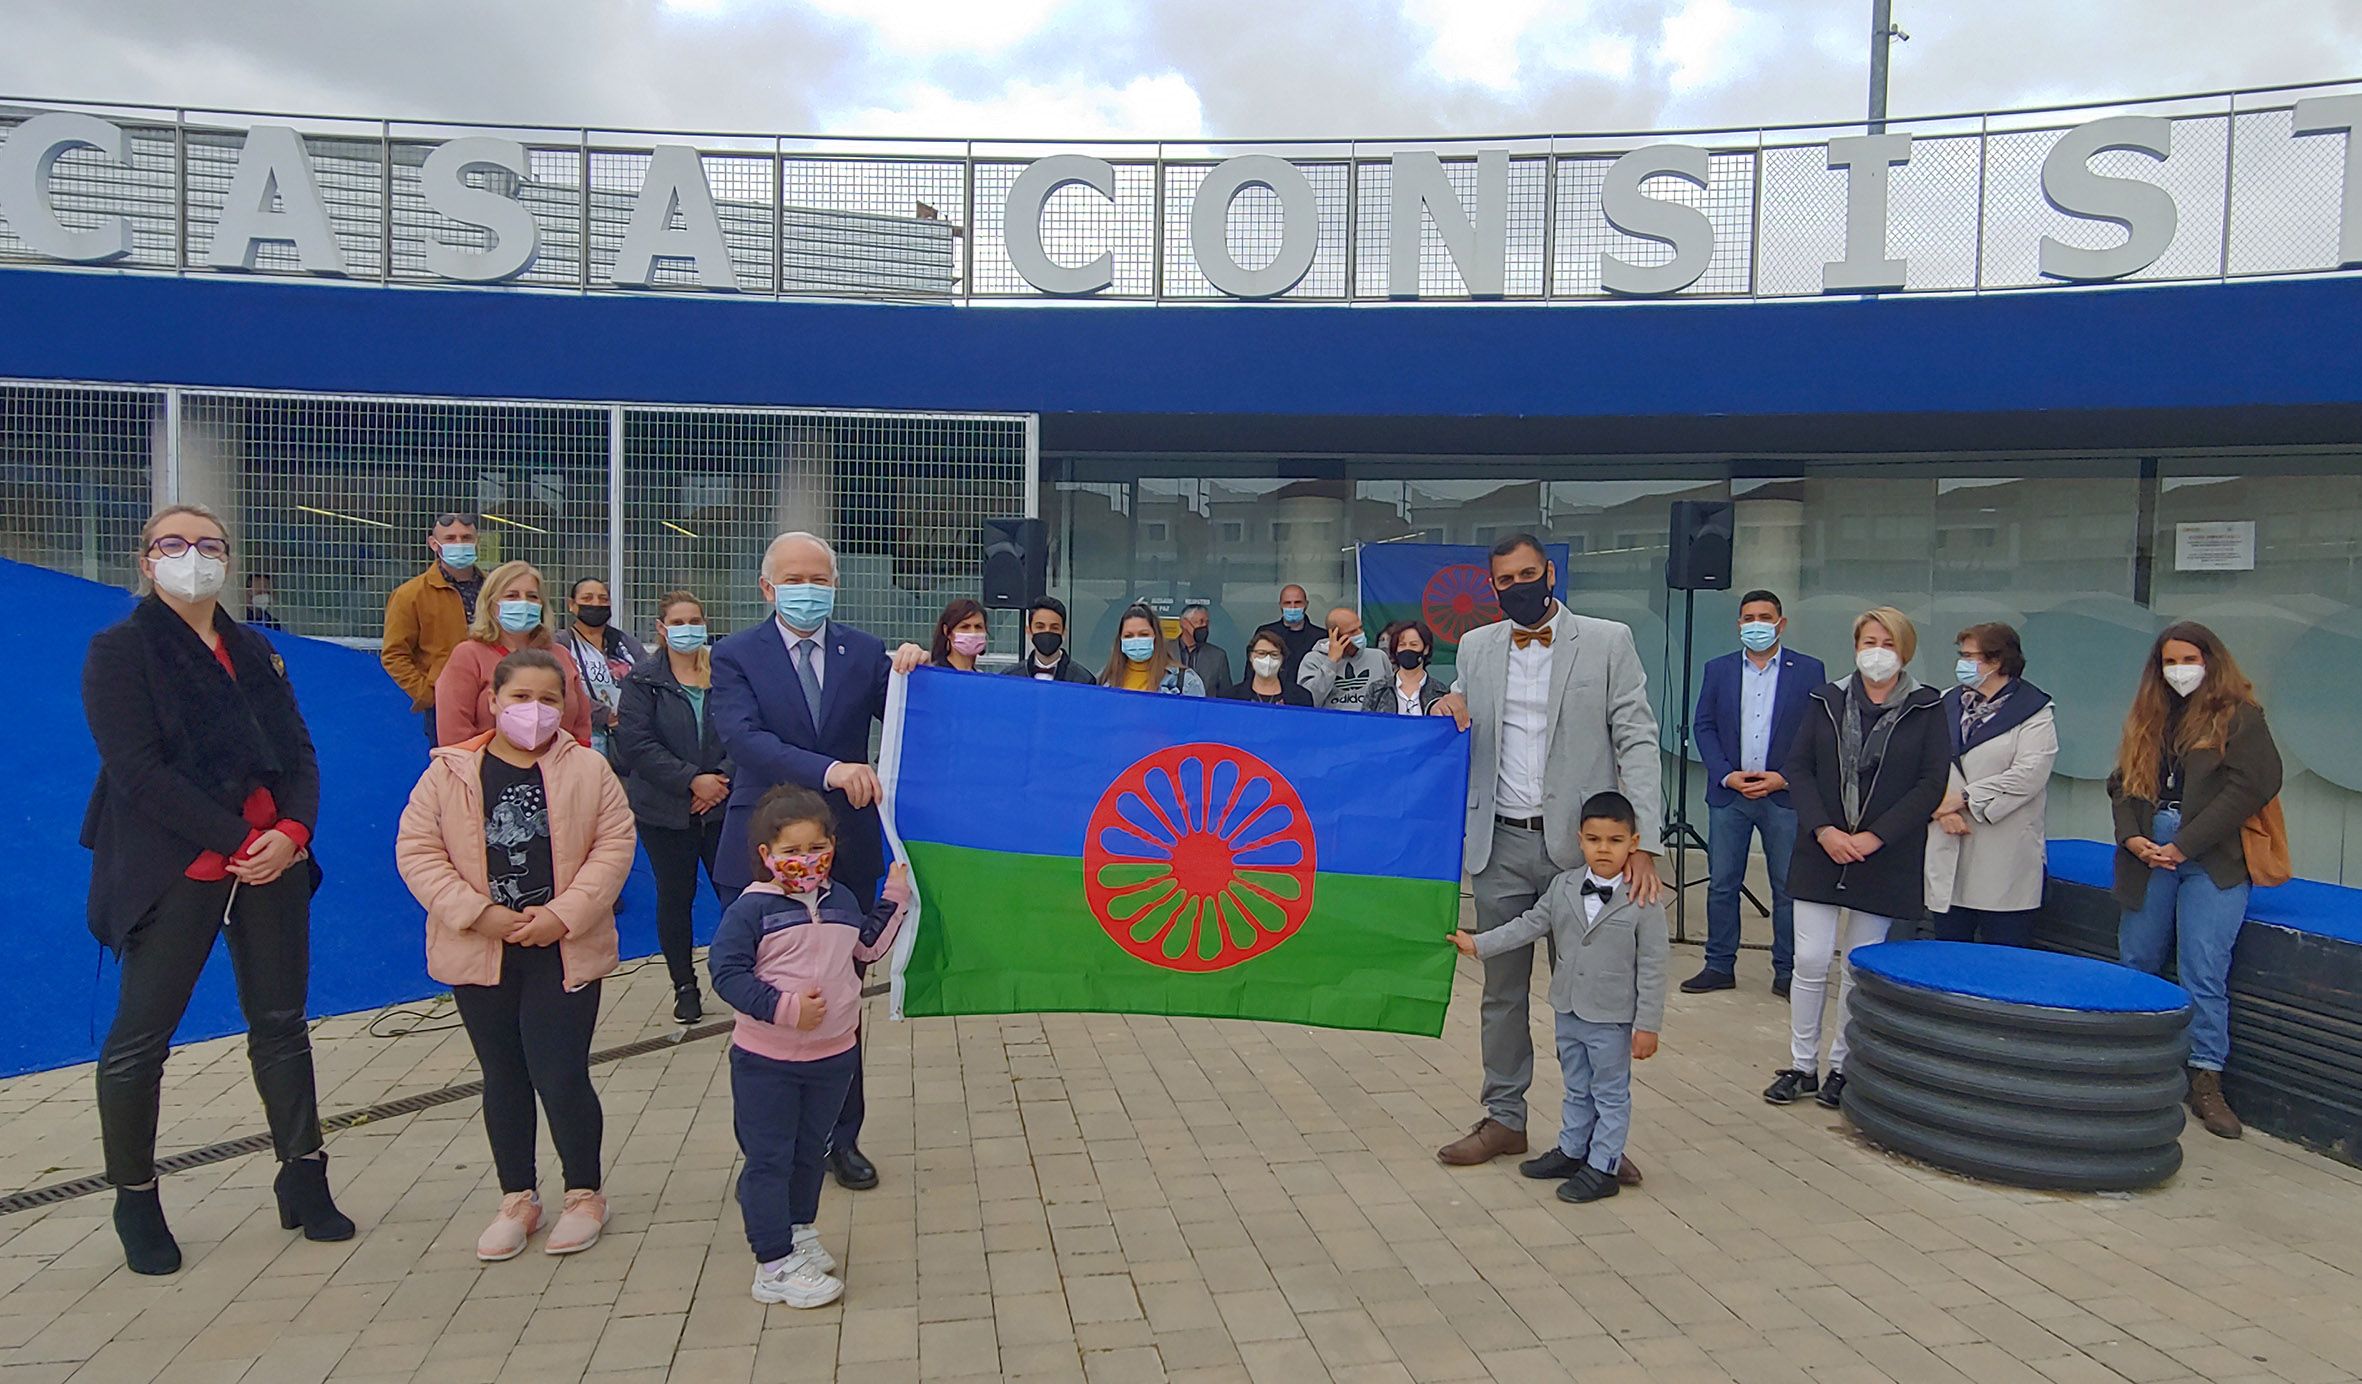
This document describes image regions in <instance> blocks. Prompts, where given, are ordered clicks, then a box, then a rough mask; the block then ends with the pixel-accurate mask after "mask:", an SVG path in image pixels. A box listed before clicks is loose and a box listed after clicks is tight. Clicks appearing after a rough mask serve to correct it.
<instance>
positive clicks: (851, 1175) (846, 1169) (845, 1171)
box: [828, 1146, 878, 1192]
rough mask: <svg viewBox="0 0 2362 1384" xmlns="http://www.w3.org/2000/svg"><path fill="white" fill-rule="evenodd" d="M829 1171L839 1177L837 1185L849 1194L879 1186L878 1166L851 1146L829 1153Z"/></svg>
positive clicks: (832, 1150)
mask: <svg viewBox="0 0 2362 1384" xmlns="http://www.w3.org/2000/svg"><path fill="white" fill-rule="evenodd" d="M828 1170H829V1171H830V1172H832V1173H835V1174H836V1175H837V1185H838V1186H839V1187H842V1188H844V1189H845V1190H846V1191H848V1192H866V1191H868V1190H869V1189H870V1188H872V1187H875V1186H877V1185H878V1167H877V1164H875V1163H872V1162H870V1161H869V1160H868V1159H866V1158H864V1157H862V1156H861V1150H860V1149H857V1148H853V1147H851V1146H847V1147H845V1148H841V1149H830V1150H829V1151H828Z"/></svg>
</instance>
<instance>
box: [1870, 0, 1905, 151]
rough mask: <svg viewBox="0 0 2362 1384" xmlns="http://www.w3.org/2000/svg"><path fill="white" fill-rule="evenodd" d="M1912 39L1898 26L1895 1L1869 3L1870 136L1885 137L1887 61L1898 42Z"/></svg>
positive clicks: (1880, 0) (1871, 0)
mask: <svg viewBox="0 0 2362 1384" xmlns="http://www.w3.org/2000/svg"><path fill="white" fill-rule="evenodd" d="M1898 39H1899V40H1901V41H1902V42H1904V43H1909V42H1910V41H1911V36H1910V35H1909V34H1906V33H1904V32H1903V31H1902V29H1901V28H1899V27H1897V26H1896V24H1895V7H1894V0H1870V133H1871V134H1874V135H1882V134H1885V133H1886V57H1887V49H1888V48H1889V46H1891V45H1892V44H1893V43H1894V42H1895V41H1896V40H1898Z"/></svg>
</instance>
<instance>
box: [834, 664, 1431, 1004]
mask: <svg viewBox="0 0 2362 1384" xmlns="http://www.w3.org/2000/svg"><path fill="white" fill-rule="evenodd" d="M885 746H886V748H885V753H884V754H883V756H882V757H881V767H882V769H883V771H884V779H885V785H886V804H887V817H888V822H889V823H890V827H889V829H890V830H891V831H892V832H893V835H894V837H895V849H896V851H897V853H898V854H899V855H901V856H902V857H903V858H905V859H907V860H908V861H909V862H910V867H911V874H912V882H913V885H914V887H915V891H916V893H917V896H918V901H919V902H918V904H917V907H916V912H915V916H914V917H913V918H912V919H910V920H909V924H915V925H907V924H906V926H905V928H904V931H903V933H902V938H901V941H900V942H899V944H898V945H897V947H896V950H895V956H894V990H893V993H894V1002H895V1013H896V1015H897V1017H901V1016H918V1015H931V1014H1019V1013H1035V1012H1044V1011H1061V1010H1064V1011H1091V1012H1104V1013H1121V1014H1172V1015H1199V1016H1205V1017H1212V1018H1231V1019H1272V1020H1279V1021H1282V1022H1287V1023H1301V1024H1319V1025H1324V1026H1328V1027H1334V1028H1363V1029H1381V1030H1386V1031H1390V1032H1397V1033H1419V1034H1429V1035H1432V1034H1436V1033H1439V1032H1441V1031H1442V1028H1443V1016H1444V1006H1445V1003H1446V1001H1447V1000H1448V999H1449V997H1450V994H1451V983H1452V964H1453V959H1454V958H1453V953H1452V949H1451V948H1450V946H1448V945H1446V942H1445V938H1446V935H1447V934H1448V933H1450V931H1451V930H1452V928H1453V927H1454V926H1456V925H1457V920H1458V918H1459V914H1460V847H1461V836H1462V831H1463V829H1464V822H1465V804H1466V802H1467V796H1468V748H1467V737H1466V736H1464V735H1462V734H1461V733H1460V732H1459V730H1458V728H1457V727H1455V726H1454V725H1453V724H1452V722H1451V720H1450V719H1449V718H1448V717H1419V716H1389V715H1381V714H1375V713H1362V712H1345V711H1311V710H1305V709H1303V708H1291V707H1275V706H1261V705H1256V704H1253V703H1248V702H1231V701H1211V700H1201V699H1197V698H1182V697H1169V696H1157V695H1152V694H1148V693H1139V692H1121V691H1113V690H1109V689H1104V688H1096V687H1087V686H1083V685H1081V684H1076V683H1049V682H1037V681H1034V680H1033V679H1030V678H1012V677H995V676H990V675H980V674H975V673H958V672H951V671H947V670H941V669H928V668H922V669H920V670H918V671H917V672H915V673H913V674H911V675H910V676H909V677H907V678H898V679H896V680H895V686H894V689H893V693H892V695H891V697H890V699H889V706H888V713H887V719H886V738H885Z"/></svg>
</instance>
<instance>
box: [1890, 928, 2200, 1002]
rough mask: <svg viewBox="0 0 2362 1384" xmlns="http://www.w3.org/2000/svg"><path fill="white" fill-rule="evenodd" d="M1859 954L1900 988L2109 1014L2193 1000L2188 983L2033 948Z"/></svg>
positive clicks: (1969, 945)
mask: <svg viewBox="0 0 2362 1384" xmlns="http://www.w3.org/2000/svg"><path fill="white" fill-rule="evenodd" d="M1852 959H1853V967H1854V969H1855V970H1857V971H1860V972H1863V973H1864V974H1866V975H1874V976H1879V977H1881V978H1883V979H1886V980H1890V981H1893V982H1894V983H1895V984H1897V985H1908V986H1910V987H1912V988H1913V989H1916V990H1934V991H1938V992H1940V993H1943V994H1950V995H1973V996H1975V997H1976V998H1978V999H1986V1000H1998V1001H2000V1002H2001V1003H2004V1004H2030V1005H2039V1006H2041V1007H2042V1008H2044V1009H2081V1010H2088V1011H2091V1012H2094V1013H2102V1014H2170V1013H2173V1012H2174V1011H2176V1010H2179V1009H2182V1008H2185V1007H2187V1006H2188V1004H2189V1003H2190V997H2189V996H2188V995H2186V994H2184V993H2183V992H2182V988H2181V987H2180V986H2178V985H2174V984H2171V983H2169V982H2166V981H2163V980H2160V979H2158V978H2157V977H2156V976H2153V975H2150V974H2148V973H2147V972H2145V971H2136V970H2134V969H2132V968H2131V967H2130V966H2112V965H2110V964H2108V963H2107V962H2105V961H2094V960H2092V959H2091V958H2089V957H2085V956H2065V955H2061V954H2060V953H2058V952H2045V951H2035V950H2034V949H2032V948H2031V947H1997V946H1991V945H1988V944H1985V943H1981V942H1880V943H1877V944H1876V945H1873V946H1867V947H1861V948H1857V949H1856V950H1855V951H1854V953H1853V958H1852Z"/></svg>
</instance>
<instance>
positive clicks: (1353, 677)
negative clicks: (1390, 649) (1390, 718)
mask: <svg viewBox="0 0 2362 1384" xmlns="http://www.w3.org/2000/svg"><path fill="white" fill-rule="evenodd" d="M1388 666H1389V665H1388V664H1387V661H1386V655H1384V654H1382V653H1379V652H1378V651H1377V650H1376V649H1372V648H1367V647H1365V644H1364V639H1363V635H1362V632H1361V616H1359V615H1357V614H1355V613H1354V612H1353V611H1351V610H1348V609H1346V608H1345V607H1344V606H1339V607H1337V608H1336V609H1335V610H1332V611H1330V612H1329V637H1328V640H1327V642H1325V643H1323V644H1321V645H1320V646H1319V647H1318V648H1315V649H1313V650H1311V651H1310V652H1308V653H1306V654H1305V655H1304V666H1303V667H1302V668H1300V669H1298V670H1297V672H1296V681H1297V682H1299V683H1301V684H1303V686H1304V690H1305V691H1307V692H1310V693H1311V694H1312V704H1313V705H1314V706H1325V707H1332V708H1338V709H1343V710H1348V711H1360V710H1362V709H1363V703H1365V702H1367V701H1368V700H1369V695H1370V689H1371V688H1373V687H1375V686H1377V685H1378V680H1379V679H1380V678H1383V677H1385V676H1387V671H1386V670H1387V668H1388Z"/></svg>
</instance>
